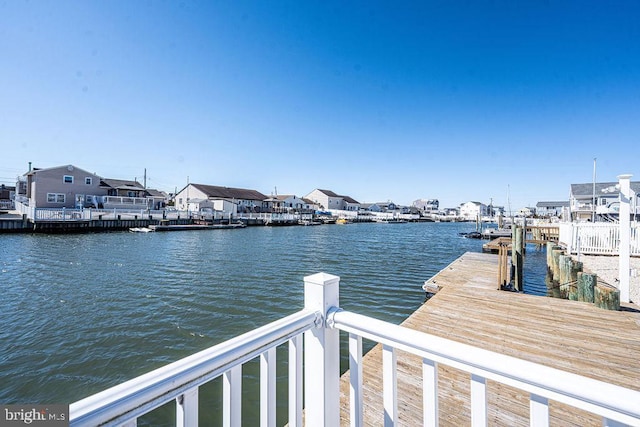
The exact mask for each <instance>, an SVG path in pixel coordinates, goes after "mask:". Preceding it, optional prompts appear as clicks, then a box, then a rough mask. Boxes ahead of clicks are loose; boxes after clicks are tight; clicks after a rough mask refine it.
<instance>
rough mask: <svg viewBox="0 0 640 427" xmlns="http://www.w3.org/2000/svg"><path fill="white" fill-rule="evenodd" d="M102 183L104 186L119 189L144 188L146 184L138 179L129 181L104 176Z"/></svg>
mask: <svg viewBox="0 0 640 427" xmlns="http://www.w3.org/2000/svg"><path fill="white" fill-rule="evenodd" d="M100 185H101V186H103V187H111V188H116V189H118V190H144V186H143V185H142V184H140V183H139V182H138V181H128V180H124V179H109V178H102V179H101V180H100Z"/></svg>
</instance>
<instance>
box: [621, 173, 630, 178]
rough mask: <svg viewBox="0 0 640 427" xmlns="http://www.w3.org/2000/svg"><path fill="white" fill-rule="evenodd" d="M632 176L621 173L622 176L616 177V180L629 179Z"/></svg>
mask: <svg viewBox="0 0 640 427" xmlns="http://www.w3.org/2000/svg"><path fill="white" fill-rule="evenodd" d="M632 176H633V175H632V174H630V173H623V174H622V175H618V179H631V177H632Z"/></svg>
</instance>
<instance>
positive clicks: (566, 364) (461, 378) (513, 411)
mask: <svg viewBox="0 0 640 427" xmlns="http://www.w3.org/2000/svg"><path fill="white" fill-rule="evenodd" d="M497 274H498V257H497V256H496V255H491V254H480V253H466V254H464V255H463V256H462V257H460V258H458V259H457V260H456V261H454V262H453V263H451V264H450V265H449V266H447V267H446V268H445V269H443V270H442V271H441V272H440V273H438V274H437V275H436V276H434V277H433V278H432V279H430V280H429V283H431V284H434V285H437V286H438V287H439V288H440V291H439V292H438V293H437V294H436V295H435V296H433V297H432V298H431V299H429V300H428V301H427V302H426V303H424V304H423V305H422V306H421V307H420V308H419V309H418V310H417V311H416V312H415V313H414V314H412V315H411V316H410V317H409V318H408V319H407V320H405V321H404V322H403V323H402V325H403V326H405V327H408V328H412V329H415V330H419V331H422V332H425V333H429V334H433V335H437V336H441V337H444V338H448V339H451V340H455V341H459V342H462V343H465V344H470V345H474V346H477V347H480V348H484V349H487V350H491V351H495V352H498V353H502V354H506V355H509V356H513V357H517V358H520V359H524V360H528V361H531V362H535V363H540V364H543V365H547V366H550V367H553V368H557V369H562V370H565V371H568V372H572V373H575V374H579V375H583V376H586V377H591V378H595V379H598V380H602V381H606V382H609V383H613V384H617V385H620V386H623V387H627V388H631V389H634V390H640V363H638V361H639V360H640V310H638V309H637V308H633V307H632V306H627V307H626V309H625V311H607V310H602V309H599V308H597V307H595V306H594V305H593V304H589V303H583V302H577V301H569V300H561V299H556V298H549V297H540V296H533V295H525V294H519V293H513V292H504V291H498V290H496V279H497ZM363 362H364V367H363V392H364V402H365V403H364V405H365V406H364V424H365V425H376V426H377V425H382V424H383V420H384V410H383V406H382V347H381V345H377V346H376V347H374V348H373V349H372V350H371V351H369V352H368V353H367V354H366V355H365V356H364V357H363ZM438 375H439V377H438V389H439V391H438V392H439V406H440V420H439V424H440V426H455V427H458V426H468V425H470V415H469V411H470V410H469V406H470V405H469V399H470V398H469V396H470V391H469V390H470V386H469V383H470V379H469V375H468V374H466V373H463V372H461V371H458V370H456V369H452V368H449V367H447V366H443V365H439V368H438ZM340 392H341V424H342V425H348V422H349V373H348V372H347V373H345V374H344V375H343V377H342V379H341V384H340ZM638 404H640V402H638ZM488 405H489V407H488V423H489V425H490V426H509V427H511V426H528V425H529V396H528V394H525V393H523V392H521V391H519V390H516V389H513V388H511V387H508V386H504V385H501V384H498V383H495V382H493V381H488ZM549 407H550V411H549V412H550V425H552V426H601V425H602V421H601V419H600V418H599V417H596V416H593V415H591V414H589V413H587V412H584V411H581V410H577V409H574V408H570V407H567V406H565V405H562V404H559V403H557V402H553V401H552V402H550V405H549ZM398 411H399V423H400V425H406V426H416V425H422V365H421V359H420V358H418V357H416V356H413V355H410V354H407V353H404V352H400V351H399V352H398Z"/></svg>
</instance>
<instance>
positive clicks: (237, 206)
mask: <svg viewBox="0 0 640 427" xmlns="http://www.w3.org/2000/svg"><path fill="white" fill-rule="evenodd" d="M191 199H201V200H210V201H211V202H213V206H214V209H215V210H216V211H221V212H224V213H225V214H229V213H231V214H235V213H248V212H255V213H258V212H264V211H266V210H267V207H268V204H267V202H266V200H267V199H268V197H267V196H265V195H264V194H262V193H260V192H259V191H256V190H248V189H244V188H230V187H220V186H215V185H205V184H188V185H187V186H186V187H184V188H183V189H182V190H180V191H179V192H178V194H176V196H175V199H174V200H175V207H176V209H178V210H188V203H189V201H190V200H191Z"/></svg>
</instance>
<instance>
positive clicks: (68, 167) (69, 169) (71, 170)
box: [23, 165, 98, 176]
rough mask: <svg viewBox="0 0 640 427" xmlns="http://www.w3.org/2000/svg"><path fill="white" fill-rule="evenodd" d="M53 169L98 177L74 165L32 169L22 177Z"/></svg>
mask: <svg viewBox="0 0 640 427" xmlns="http://www.w3.org/2000/svg"><path fill="white" fill-rule="evenodd" d="M55 169H66V170H68V171H69V172H73V171H76V170H78V171H81V172H84V173H86V174H87V175H93V176H98V175H96V174H95V173H93V172H89V171H87V170H85V169H82V168H79V167H77V166H74V165H61V166H53V167H50V168H33V169H31V170H30V171H29V172H26V173H25V174H24V175H23V176H27V175H33V174H35V173H37V172H43V171H50V170H55Z"/></svg>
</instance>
